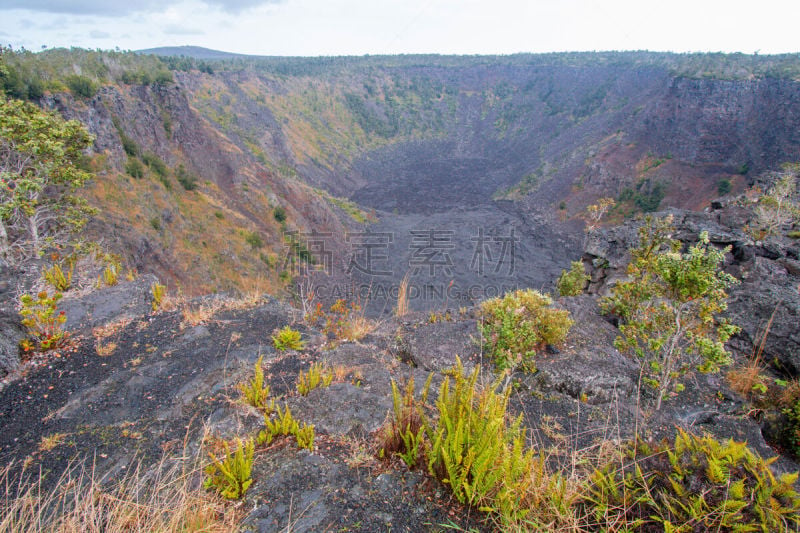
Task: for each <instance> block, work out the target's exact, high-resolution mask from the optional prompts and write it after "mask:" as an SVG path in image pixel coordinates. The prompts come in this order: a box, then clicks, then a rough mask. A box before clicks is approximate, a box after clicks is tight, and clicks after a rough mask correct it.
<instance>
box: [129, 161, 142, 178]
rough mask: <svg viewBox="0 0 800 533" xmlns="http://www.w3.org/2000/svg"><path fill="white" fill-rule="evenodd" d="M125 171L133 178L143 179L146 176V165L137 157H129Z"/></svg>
mask: <svg viewBox="0 0 800 533" xmlns="http://www.w3.org/2000/svg"><path fill="white" fill-rule="evenodd" d="M125 173H126V174H128V175H129V176H130V177H132V178H136V179H141V178H143V177H144V165H142V163H141V162H140V161H139V160H138V159H136V158H135V157H129V158H128V161H127V162H126V163H125Z"/></svg>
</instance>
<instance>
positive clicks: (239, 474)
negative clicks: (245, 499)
mask: <svg viewBox="0 0 800 533" xmlns="http://www.w3.org/2000/svg"><path fill="white" fill-rule="evenodd" d="M223 447H224V449H225V453H224V455H223V456H222V458H221V459H219V458H217V456H216V455H214V454H213V453H210V452H209V454H208V455H209V457H211V464H209V465H208V466H207V467H206V469H205V473H206V479H205V482H204V483H203V486H204V487H205V488H206V489H214V490H216V491H217V492H218V493H219V494H220V495H221V496H222V497H223V498H227V499H229V500H238V499H239V498H241V497H242V496H244V494H245V493H246V492H247V489H249V488H250V485H251V484H252V483H253V479H252V477H251V472H252V469H253V452H254V445H253V440H252V439H247V440H246V441H245V442H242V441H241V440H239V439H236V450H235V451H234V452H231V450H230V445H229V444H228V443H227V442H224V443H223Z"/></svg>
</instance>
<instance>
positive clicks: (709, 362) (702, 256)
mask: <svg viewBox="0 0 800 533" xmlns="http://www.w3.org/2000/svg"><path fill="white" fill-rule="evenodd" d="M673 231H674V229H673V228H672V218H671V216H670V217H666V218H664V219H654V218H652V217H648V218H646V219H645V224H644V225H643V226H642V227H641V228H640V229H639V238H640V245H639V247H637V248H634V249H632V250H631V262H630V264H629V265H628V279H627V280H626V281H623V282H620V283H617V284H616V285H615V286H614V287H613V288H612V289H611V293H610V294H609V296H607V297H606V298H604V299H603V300H602V301H601V307H602V308H603V310H604V312H607V313H614V314H616V315H617V316H619V317H620V319H621V320H622V324H621V325H620V327H619V329H620V332H621V335H620V336H619V337H617V339H616V340H615V342H614V346H616V348H617V349H618V350H620V351H622V352H627V353H630V354H632V355H634V356H635V357H636V358H637V359H639V360H640V365H641V368H642V372H643V382H644V383H645V384H647V385H648V386H650V387H651V388H652V389H653V390H654V391H655V396H656V398H655V409H656V410H658V409H660V408H661V403H662V401H663V399H664V398H665V397H666V396H667V395H668V394H670V393H673V392H674V393H679V392H681V391H682V390H683V384H682V383H681V381H680V379H681V377H682V376H683V375H685V374H687V373H688V372H690V371H692V370H695V369H696V370H698V371H700V372H704V373H711V372H718V371H719V369H720V367H722V366H725V365H728V364H729V363H730V361H731V356H730V354H729V353H728V351H727V350H726V349H725V342H727V340H728V339H729V338H730V337H731V335H733V334H735V333H736V332H737V331H738V330H739V328H737V327H736V326H734V325H732V324H730V323H728V322H727V320H726V319H724V318H719V315H720V314H721V313H723V312H724V311H725V310H726V309H727V297H728V294H727V290H728V288H729V287H730V286H732V285H733V284H735V283H737V280H736V279H735V278H734V277H733V276H731V275H730V274H728V273H726V272H724V271H723V270H722V269H721V268H720V266H721V265H722V263H723V260H724V257H725V253H726V252H728V251H729V250H730V248H726V249H724V250H718V249H716V248H714V247H713V246H711V245H710V244H709V238H708V233H707V232H703V233H701V234H700V242H698V243H697V244H696V245H694V246H692V247H691V248H690V249H689V251H688V252H686V253H680V248H681V243H680V242H679V241H676V240H673V239H672V238H671V234H672V232H673Z"/></svg>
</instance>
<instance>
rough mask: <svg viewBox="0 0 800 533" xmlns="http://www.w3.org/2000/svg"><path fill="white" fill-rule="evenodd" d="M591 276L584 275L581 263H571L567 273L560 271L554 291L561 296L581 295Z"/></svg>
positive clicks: (584, 271)
mask: <svg viewBox="0 0 800 533" xmlns="http://www.w3.org/2000/svg"><path fill="white" fill-rule="evenodd" d="M590 279H591V276H589V275H588V274H586V270H585V269H584V267H583V261H573V262H572V263H571V265H570V269H569V271H566V270H562V271H561V276H559V278H558V281H557V282H556V289H558V294H560V295H561V296H577V295H579V294H582V293H583V289H584V288H585V287H586V283H587V282H588V281H589V280H590Z"/></svg>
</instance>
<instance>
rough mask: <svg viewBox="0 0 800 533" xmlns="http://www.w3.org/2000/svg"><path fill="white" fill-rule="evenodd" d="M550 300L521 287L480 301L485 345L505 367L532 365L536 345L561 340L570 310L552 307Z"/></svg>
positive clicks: (497, 364)
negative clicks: (501, 295)
mask: <svg viewBox="0 0 800 533" xmlns="http://www.w3.org/2000/svg"><path fill="white" fill-rule="evenodd" d="M552 304H553V300H552V299H551V298H550V297H549V296H547V295H544V294H542V293H540V292H538V291H535V290H533V289H520V290H516V291H514V292H510V293H507V294H506V295H505V296H503V297H502V298H493V299H491V300H486V301H485V302H483V303H482V304H481V307H480V311H481V322H480V323H479V324H478V329H479V330H480V332H481V336H482V337H483V344H484V348H485V349H486V350H487V352H488V354H489V355H490V357H491V358H492V360H493V361H494V363H495V366H496V367H497V368H498V369H500V370H504V369H507V368H510V369H513V368H515V367H517V366H520V365H521V366H523V367H524V368H526V369H527V370H529V371H532V370H533V369H534V368H535V367H534V361H533V358H534V356H535V355H536V351H537V349H538V348H539V347H541V346H544V345H546V344H559V343H561V342H563V341H564V339H565V338H566V336H567V333H568V332H569V329H570V328H571V327H572V324H573V321H572V319H571V318H570V317H569V311H566V310H563V309H555V308H553V307H552Z"/></svg>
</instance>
